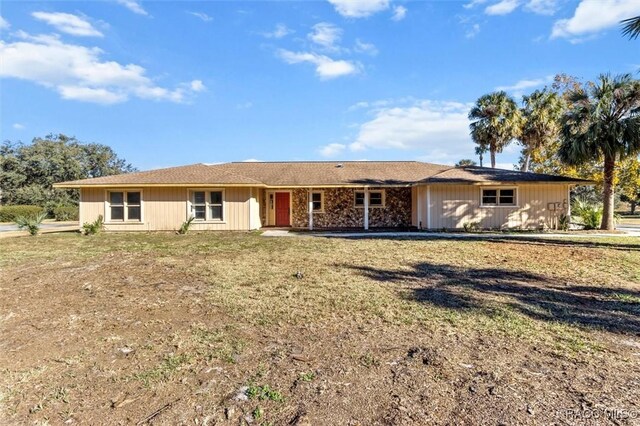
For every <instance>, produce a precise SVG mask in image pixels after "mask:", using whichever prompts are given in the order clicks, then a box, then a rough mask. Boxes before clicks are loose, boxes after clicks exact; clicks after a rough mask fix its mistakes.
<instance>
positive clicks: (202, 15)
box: [187, 11, 213, 22]
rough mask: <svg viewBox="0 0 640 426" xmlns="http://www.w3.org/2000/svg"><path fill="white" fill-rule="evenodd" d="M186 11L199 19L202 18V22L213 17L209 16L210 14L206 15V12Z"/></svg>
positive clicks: (211, 19) (209, 20) (208, 20)
mask: <svg viewBox="0 0 640 426" xmlns="http://www.w3.org/2000/svg"><path fill="white" fill-rule="evenodd" d="M187 13H188V14H190V15H193V16H195V17H196V18H200V19H201V20H203V21H204V22H211V21H213V17H211V16H209V15H207V14H206V13H204V12H191V11H188V12H187Z"/></svg>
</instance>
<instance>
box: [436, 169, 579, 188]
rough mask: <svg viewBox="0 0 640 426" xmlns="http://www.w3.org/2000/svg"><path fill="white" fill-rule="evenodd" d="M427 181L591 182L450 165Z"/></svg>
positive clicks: (513, 171) (555, 176) (563, 177)
mask: <svg viewBox="0 0 640 426" xmlns="http://www.w3.org/2000/svg"><path fill="white" fill-rule="evenodd" d="M424 181H425V182H428V183H504V182H509V183H515V182H567V183H583V184H589V183H592V182H591V181H589V180H584V179H575V178H570V177H565V176H557V175H547V174H542V173H531V172H519V171H516V170H504V169H491V168H489V167H475V166H470V167H451V168H449V169H447V170H445V171H444V172H442V173H439V174H437V175H434V176H430V177H429V178H427V179H424Z"/></svg>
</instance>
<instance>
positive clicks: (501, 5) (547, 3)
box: [463, 0, 560, 15]
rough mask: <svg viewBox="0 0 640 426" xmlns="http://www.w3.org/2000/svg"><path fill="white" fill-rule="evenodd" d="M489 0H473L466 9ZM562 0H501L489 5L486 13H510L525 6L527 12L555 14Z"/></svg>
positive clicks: (466, 5)
mask: <svg viewBox="0 0 640 426" xmlns="http://www.w3.org/2000/svg"><path fill="white" fill-rule="evenodd" d="M487 1H488V0H472V1H471V2H469V3H467V4H465V5H464V6H463V7H464V8H465V9H471V8H474V7H476V6H478V5H481V4H486V3H487ZM559 2H560V0H528V1H527V0H500V1H498V2H496V3H493V4H491V5H489V6H487V7H486V8H485V9H484V13H486V14H487V15H508V14H510V13H512V12H513V11H515V10H516V9H517V8H518V7H520V6H523V9H524V10H525V11H527V12H533V13H536V14H538V15H553V14H554V13H555V12H556V11H557V10H558V3H559Z"/></svg>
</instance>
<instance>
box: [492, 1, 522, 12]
mask: <svg viewBox="0 0 640 426" xmlns="http://www.w3.org/2000/svg"><path fill="white" fill-rule="evenodd" d="M519 5H520V2H519V0H501V1H499V2H498V3H495V4H492V5H491V6H487V8H486V9H485V10H484V13H486V14H487V15H508V14H509V13H511V12H513V11H514V10H516V8H517V7H518V6H519Z"/></svg>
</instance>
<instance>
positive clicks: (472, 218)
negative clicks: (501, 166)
mask: <svg viewBox="0 0 640 426" xmlns="http://www.w3.org/2000/svg"><path fill="white" fill-rule="evenodd" d="M504 187H506V188H509V187H512V186H508V185H504ZM516 187H517V191H518V195H517V197H518V205H517V206H514V207H481V206H480V189H481V187H480V186H475V185H431V228H432V229H440V228H447V229H453V228H462V227H463V226H464V224H465V223H471V222H479V223H480V227H481V228H486V229H489V228H492V229H498V228H523V229H538V228H552V227H553V226H554V221H555V220H557V217H559V216H560V214H563V213H566V212H567V211H566V207H567V202H568V200H567V191H568V186H567V184H544V185H540V184H539V185H534V184H527V185H516ZM420 190H421V191H423V192H422V193H421V196H422V200H425V201H424V203H425V206H426V186H424V187H421V188H420ZM549 203H560V207H559V209H558V210H557V211H555V212H554V211H551V210H549V208H548V204H549ZM424 210H425V211H423V212H421V213H422V214H421V216H422V218H423V219H422V220H423V223H427V222H426V215H427V212H426V208H425V209H424Z"/></svg>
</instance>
